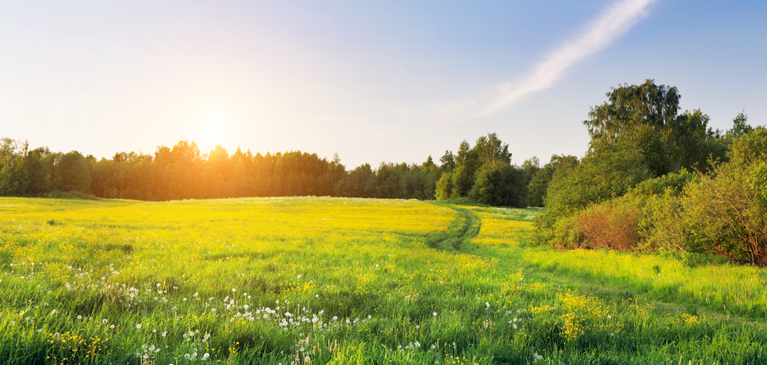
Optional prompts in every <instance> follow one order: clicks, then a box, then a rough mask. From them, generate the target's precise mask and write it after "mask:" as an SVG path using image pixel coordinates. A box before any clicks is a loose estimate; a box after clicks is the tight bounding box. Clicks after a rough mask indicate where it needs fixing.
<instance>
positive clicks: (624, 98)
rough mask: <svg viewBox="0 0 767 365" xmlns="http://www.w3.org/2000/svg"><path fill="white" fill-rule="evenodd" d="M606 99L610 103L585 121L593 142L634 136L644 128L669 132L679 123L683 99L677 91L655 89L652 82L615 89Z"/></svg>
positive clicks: (601, 106) (671, 88)
mask: <svg viewBox="0 0 767 365" xmlns="http://www.w3.org/2000/svg"><path fill="white" fill-rule="evenodd" d="M606 95H607V100H608V101H607V102H605V103H603V104H602V105H599V106H596V107H592V108H591V110H590V111H589V119H587V120H585V121H583V124H584V125H586V127H588V130H589V135H590V136H591V139H592V142H593V141H595V140H599V139H615V138H617V137H618V136H621V135H629V136H630V135H633V134H634V133H636V131H637V128H638V127H639V126H641V125H647V126H649V127H650V128H652V129H654V130H663V129H666V128H667V127H668V126H669V125H670V124H672V123H673V121H674V119H676V115H677V112H678V110H679V99H680V97H681V96H680V95H679V92H678V90H677V88H676V87H673V86H672V87H668V86H665V85H656V84H655V81H654V80H651V79H648V80H646V81H645V83H644V84H641V85H628V84H624V85H623V86H619V87H618V88H612V90H611V91H610V92H608V93H607V94H606Z"/></svg>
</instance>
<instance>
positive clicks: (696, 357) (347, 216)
mask: <svg viewBox="0 0 767 365" xmlns="http://www.w3.org/2000/svg"><path fill="white" fill-rule="evenodd" d="M456 209H458V208H456ZM460 209H467V210H466V211H468V212H470V214H473V215H476V216H477V217H478V218H479V219H478V220H476V221H477V222H479V221H481V225H480V226H479V227H478V228H479V229H478V234H477V236H476V237H473V238H471V237H469V236H470V235H473V234H474V233H472V232H473V231H472V230H471V229H468V230H466V229H464V230H461V226H460V225H455V224H452V223H453V222H454V221H455V220H457V219H459V218H460V217H465V214H467V213H461V212H465V211H463V210H460ZM460 209H459V210H458V211H457V210H455V209H453V208H451V207H450V206H440V205H435V204H429V203H424V202H417V201H401V200H365V199H331V198H311V197H310V198H275V199H230V200H209V201H177V202H166V203H144V202H137V201H71V200H60V201H57V200H44V199H14V198H2V199H0V214H2V218H3V219H2V220H1V221H0V232H2V236H0V280H2V281H0V359H7V361H6V363H9V364H27V363H57V364H62V363H64V364H74V363H134V364H138V363H156V364H170V363H173V364H180V363H181V364H185V363H208V362H216V363H217V362H222V363H224V362H225V363H254V362H255V363H265V364H279V363H281V364H295V363H298V364H309V363H311V364H325V363H334V364H347V363H371V364H372V363H376V364H384V363H392V364H401V363H410V364H426V363H429V364H439V363H447V364H490V363H509V364H520V363H521V364H525V363H533V362H540V363H553V364H558V363H560V362H562V363H589V362H592V363H596V362H595V361H601V363H611V362H610V361H613V363H621V362H625V363H640V362H641V363H653V364H654V363H674V364H676V363H678V362H679V361H680V359H683V360H684V363H687V361H690V360H693V362H694V363H699V362H701V361H702V362H703V363H704V364H711V363H714V362H717V363H720V364H723V363H758V360H760V359H764V355H763V354H764V352H765V350H764V349H763V346H764V343H765V336H764V333H763V332H762V330H761V329H760V328H761V327H758V326H757V327H754V326H751V325H744V324H738V323H732V322H729V321H727V320H725V319H719V318H707V317H704V316H702V315H698V314H696V313H687V312H670V311H668V310H665V309H663V308H657V307H656V306H655V305H654V304H653V303H652V302H648V301H644V300H642V299H641V298H636V297H631V298H625V299H622V300H606V299H604V298H601V297H600V296H598V295H593V294H590V293H588V292H583V291H581V290H579V289H578V287H577V286H575V285H562V284H561V283H560V282H556V281H551V280H547V279H545V278H541V277H539V276H536V275H535V273H534V272H531V271H530V270H529V269H527V268H526V266H528V265H533V266H535V265H541V266H544V267H545V265H546V264H545V263H546V262H556V263H557V265H559V266H558V267H568V268H569V269H568V270H580V271H581V272H583V273H591V274H588V275H595V276H600V275H601V276H604V277H621V276H620V275H623V273H633V271H631V270H633V269H631V268H628V267H625V266H619V267H618V268H617V269H614V271H600V270H608V269H609V268H607V269H605V268H601V266H605V265H606V264H605V262H606V260H609V259H611V258H612V256H610V255H614V254H612V253H605V252H594V253H592V254H593V255H595V256H593V257H591V258H590V260H591V263H592V265H591V266H589V265H587V260H585V259H581V257H582V256H580V255H581V253H580V252H574V253H572V252H558V251H553V250H542V249H539V248H530V247H528V246H527V245H526V244H525V234H526V232H529V230H530V229H532V226H531V224H530V222H531V220H532V217H533V215H534V214H536V212H537V211H535V210H527V209H502V208H481V207H463V208H460ZM462 214H463V215H462ZM472 219H474V218H472ZM467 222H468V220H467ZM467 224H468V223H467ZM459 231H460V232H459ZM439 232H442V233H439ZM435 235H436V236H435ZM462 235H469V236H467V237H468V238H467V237H464V236H462ZM434 237H443V238H445V237H453V238H451V239H452V240H453V242H457V244H455V245H453V246H449V247H447V248H444V247H442V246H440V245H437V247H438V248H437V249H435V248H432V247H431V246H430V245H429V244H427V241H428V240H429V239H433V238H434ZM461 240H466V241H465V242H464V243H463V245H461V244H460V242H461ZM451 247H457V248H458V249H457V250H456V249H454V248H451ZM482 250H484V251H482ZM544 258H546V260H549V261H543V260H544ZM618 259H620V260H624V261H619V262H620V263H621V265H633V264H639V265H645V263H643V261H641V260H648V263H647V264H649V263H650V262H655V264H658V263H659V262H660V263H661V265H664V266H663V269H661V270H662V271H661V273H665V270H669V271H672V269H666V266H665V265H667V264H666V263H665V262H663V261H658V260H659V258H658V257H653V256H647V257H638V256H637V257H635V256H625V258H624V256H620V255H619V256H618ZM633 259H636V260H638V261H636V262H634V261H631V260H633ZM653 260H654V261H653ZM680 265H681V264H680ZM699 269H700V270H714V268H699ZM731 269H733V270H734V268H728V267H720V270H731ZM745 269H748V268H745ZM610 270H612V269H610ZM680 270H681V269H680ZM746 272H748V271H746ZM701 273H704V274H706V275H717V272H715V271H711V272H703V271H701ZM626 275H627V276H626V277H627V278H628V279H626V280H630V282H631V283H640V284H641V283H644V282H645V281H643V280H645V279H644V278H643V277H642V276H638V277H637V278H636V279H635V278H634V277H633V276H628V274H626ZM679 275H681V274H679ZM709 277H712V276H709ZM648 283H649V284H648V285H656V284H657V281H649V282H648ZM720 285H735V284H734V282H730V281H725V284H720ZM691 295H692V294H691ZM743 300H744V301H748V300H750V301H751V302H752V303H760V302H759V301H757V300H754V299H753V298H751V299H743ZM742 303H744V302H742ZM742 305H745V304H742Z"/></svg>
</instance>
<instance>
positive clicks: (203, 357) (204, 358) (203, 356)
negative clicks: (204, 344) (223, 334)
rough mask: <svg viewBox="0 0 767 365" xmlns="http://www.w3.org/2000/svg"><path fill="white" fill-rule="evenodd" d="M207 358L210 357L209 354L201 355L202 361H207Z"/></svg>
mask: <svg viewBox="0 0 767 365" xmlns="http://www.w3.org/2000/svg"><path fill="white" fill-rule="evenodd" d="M209 357H210V354H209V353H207V352H206V353H204V354H203V355H202V359H203V360H207V359H208V358H209Z"/></svg>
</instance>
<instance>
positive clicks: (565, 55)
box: [476, 0, 655, 117]
mask: <svg viewBox="0 0 767 365" xmlns="http://www.w3.org/2000/svg"><path fill="white" fill-rule="evenodd" d="M653 1H655V0H622V1H618V2H616V3H614V4H613V5H612V6H610V7H609V8H608V9H607V10H606V11H605V12H604V13H602V14H601V15H600V16H599V17H598V18H597V19H595V20H594V21H593V22H591V23H590V24H589V25H588V26H587V27H586V28H585V31H584V32H583V33H581V34H580V35H579V36H577V37H576V38H575V39H574V40H573V41H571V42H568V43H565V44H564V45H562V46H561V47H559V48H558V49H557V50H555V51H554V52H553V53H551V54H550V55H549V56H548V57H546V58H545V59H544V60H543V61H541V62H540V63H538V65H536V66H535V68H534V69H533V70H532V72H530V73H529V74H528V75H527V76H526V77H525V78H523V79H522V81H521V82H519V83H507V84H504V85H501V86H500V87H499V92H500V93H499V94H498V93H496V95H495V96H494V97H492V98H491V100H490V101H489V102H488V103H487V104H486V105H485V107H484V108H482V110H481V111H480V112H479V113H478V114H477V115H476V116H477V117H482V116H486V115H489V114H492V113H495V112H497V111H499V110H501V109H503V108H505V107H507V106H509V105H510V104H511V103H513V102H514V101H516V100H517V99H519V98H520V97H522V96H524V95H526V94H529V93H532V92H536V91H541V90H544V89H546V88H548V87H550V86H551V85H552V84H553V83H554V82H555V81H557V80H558V79H559V78H561V77H562V75H563V74H564V73H565V71H567V69H568V68H570V67H572V66H573V65H574V64H575V63H576V62H578V61H580V60H581V59H583V58H585V57H587V56H590V55H592V54H594V53H596V52H599V51H600V50H602V49H604V48H605V47H607V46H608V45H610V43H612V42H613V41H614V40H616V39H617V38H619V37H620V36H621V35H623V34H624V33H626V31H628V30H629V29H630V28H631V27H632V26H634V25H635V24H636V23H637V22H639V21H640V20H641V19H642V18H644V17H645V16H647V14H648V13H649V12H648V7H649V5H650V4H651V3H652V2H653Z"/></svg>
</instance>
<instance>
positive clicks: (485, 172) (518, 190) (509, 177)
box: [470, 162, 527, 208]
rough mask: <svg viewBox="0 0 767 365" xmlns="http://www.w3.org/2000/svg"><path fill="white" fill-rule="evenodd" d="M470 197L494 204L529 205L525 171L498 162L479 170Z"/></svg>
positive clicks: (519, 206)
mask: <svg viewBox="0 0 767 365" xmlns="http://www.w3.org/2000/svg"><path fill="white" fill-rule="evenodd" d="M470 197H471V198H472V199H474V200H476V201H478V202H480V203H482V204H487V205H492V206H512V207H518V208H524V207H526V206H527V187H526V186H525V173H524V171H523V170H521V169H518V168H515V167H514V166H511V165H509V164H505V163H502V162H496V163H493V164H487V165H484V166H482V168H480V169H479V171H477V176H476V180H475V183H474V186H473V187H472V189H471V194H470Z"/></svg>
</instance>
